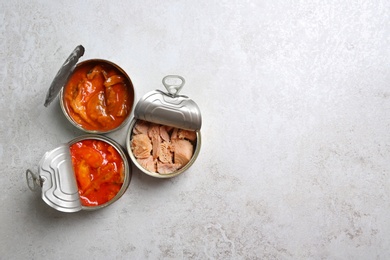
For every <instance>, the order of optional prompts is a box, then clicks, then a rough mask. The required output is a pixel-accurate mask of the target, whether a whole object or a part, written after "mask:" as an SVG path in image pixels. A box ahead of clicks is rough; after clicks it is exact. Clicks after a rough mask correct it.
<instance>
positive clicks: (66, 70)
mask: <svg viewBox="0 0 390 260" xmlns="http://www.w3.org/2000/svg"><path fill="white" fill-rule="evenodd" d="M84 51H85V49H84V47H83V46H82V45H79V46H77V47H76V48H75V49H74V50H73V51H72V53H71V54H70V55H69V57H68V58H67V59H66V61H65V62H64V64H62V66H61V68H60V70H59V71H58V72H57V75H56V76H55V77H54V79H53V82H52V83H51V85H50V88H49V91H48V92H47V94H46V99H45V104H44V105H45V107H47V106H48V105H50V103H51V102H52V101H53V100H54V99H55V98H56V97H57V95H58V93H59V92H60V90H61V89H62V87H63V86H64V85H65V83H66V82H67V81H68V78H69V76H70V74H72V72H73V70H74V68H75V66H76V63H77V62H78V60H79V59H80V57H81V56H83V55H84Z"/></svg>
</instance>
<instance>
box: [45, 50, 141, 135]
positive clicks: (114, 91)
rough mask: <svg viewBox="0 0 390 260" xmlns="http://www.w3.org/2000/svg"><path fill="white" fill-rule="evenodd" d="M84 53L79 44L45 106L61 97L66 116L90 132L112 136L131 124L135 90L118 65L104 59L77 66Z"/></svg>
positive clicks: (54, 83) (59, 74) (92, 60)
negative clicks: (114, 132)
mask: <svg viewBox="0 0 390 260" xmlns="http://www.w3.org/2000/svg"><path fill="white" fill-rule="evenodd" d="M83 54H84V47H83V46H81V45H79V46H77V47H76V48H75V50H74V51H73V52H72V53H71V55H70V56H69V57H68V59H67V60H66V61H65V63H64V64H63V65H62V67H61V68H60V70H59V71H58V73H57V75H56V77H55V78H54V80H53V82H52V84H51V86H50V89H49V91H48V93H47V96H46V100H45V106H48V105H49V104H50V103H51V102H52V101H53V100H54V98H55V97H56V96H57V95H58V94H60V105H61V109H62V111H63V113H64V115H65V117H66V118H67V119H68V120H69V122H71V124H73V125H74V126H75V127H77V128H79V129H80V130H82V131H84V132H87V133H108V132H112V131H115V130H117V129H119V128H120V127H122V126H124V125H125V124H127V123H128V122H129V121H130V114H131V111H132V108H133V103H134V87H133V84H132V82H131V79H130V77H129V76H128V75H127V73H126V72H125V71H124V70H123V69H122V68H121V67H119V66H118V65H116V64H115V63H113V62H110V61H107V60H103V59H90V60H85V61H83V62H80V63H77V62H78V59H79V58H80V57H81V56H82V55H83Z"/></svg>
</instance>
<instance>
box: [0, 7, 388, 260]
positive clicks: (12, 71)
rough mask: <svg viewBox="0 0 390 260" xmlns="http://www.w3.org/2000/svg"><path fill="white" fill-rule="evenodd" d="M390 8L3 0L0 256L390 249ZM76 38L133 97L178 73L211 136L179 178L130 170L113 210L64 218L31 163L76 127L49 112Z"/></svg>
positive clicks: (276, 254) (382, 255)
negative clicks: (36, 185)
mask: <svg viewBox="0 0 390 260" xmlns="http://www.w3.org/2000/svg"><path fill="white" fill-rule="evenodd" d="M389 14H390V2H389V1H387V0H378V1H308V0H301V1H284V0H283V1H282V0H277V1H265V0H257V1H256V0H253V1H250V0H248V1H245V0H240V1H236V0H221V1H203V0H201V1H187V0H185V1H153V0H152V1H151V0H146V1H36V0H34V1H6V0H1V1H0V37H1V39H0V64H1V65H0V82H1V86H0V98H1V102H0V131H1V133H0V138H1V139H0V165H1V168H2V169H1V171H0V172H1V178H0V190H1V196H0V199H1V211H0V230H1V237H0V252H1V256H0V258H1V259H389V257H390V222H389V213H390V204H389V201H390V200H389V199H390V198H389V197H390V179H389V177H390V162H389V158H390V132H389V127H390V23H389V18H390V17H389ZM78 44H82V45H83V46H84V47H85V49H86V52H85V55H84V57H82V59H81V60H85V59H92V58H102V59H108V60H111V61H113V62H115V63H117V64H118V65H120V66H121V67H122V68H123V69H124V70H126V72H127V73H128V74H129V75H130V77H131V79H132V81H133V83H134V86H135V91H136V99H137V100H138V99H139V98H140V97H141V96H142V95H144V94H145V93H147V92H149V91H151V90H154V89H162V84H161V79H162V78H163V77H164V76H165V75H167V74H178V75H181V76H183V77H184V78H185V79H186V82H187V83H186V85H185V86H184V88H183V90H182V93H183V94H185V95H188V96H189V97H191V98H192V99H193V100H194V101H195V102H196V103H197V104H198V105H199V107H200V109H201V111H202V116H203V126H202V130H201V133H202V137H203V142H202V148H201V152H200V155H199V157H198V159H197V161H196V162H195V164H194V165H193V166H192V167H191V168H190V169H189V170H188V171H187V172H185V173H184V174H182V175H180V176H178V177H176V178H173V179H169V180H158V179H154V178H151V177H148V176H146V175H144V174H143V173H141V172H140V171H138V170H136V169H134V171H133V178H132V181H131V184H130V186H129V189H128V190H127V192H126V193H125V194H124V196H123V197H122V198H121V199H120V200H119V201H117V202H116V203H115V204H113V205H111V206H110V207H108V208H106V209H104V210H101V211H97V212H79V213H74V214H65V213H60V212H57V211H56V210H54V209H51V208H50V207H49V206H47V205H46V204H45V203H44V202H43V201H42V200H41V198H40V194H39V192H36V193H33V192H31V191H30V190H29V189H28V187H27V185H26V182H25V175H24V173H25V171H26V169H28V168H30V169H33V170H34V171H36V169H37V165H38V162H39V160H40V159H41V158H42V156H43V154H44V153H45V152H46V151H48V150H51V149H53V148H55V147H56V146H58V145H60V144H62V143H65V142H68V141H70V140H71V139H72V138H74V137H76V136H79V135H81V134H82V133H81V132H80V131H78V130H76V129H75V128H74V127H73V126H72V125H71V124H70V123H69V122H68V121H67V120H66V119H65V117H64V116H63V115H62V112H61V110H60V107H59V103H58V100H55V101H54V102H53V104H52V105H51V106H50V107H48V108H45V107H44V106H43V103H44V98H45V95H46V92H47V89H48V87H49V85H50V83H51V81H52V79H53V77H54V76H55V74H56V73H57V70H58V69H59V67H60V66H61V65H62V63H63V62H64V60H65V59H66V57H67V56H68V55H69V54H70V52H71V51H72V50H73V49H74V47H75V46H76V45H78ZM126 132H127V127H125V128H123V129H121V130H120V131H118V132H116V133H114V134H111V135H110V136H111V137H112V138H114V139H116V140H117V141H119V142H121V143H122V144H124V142H125V135H126Z"/></svg>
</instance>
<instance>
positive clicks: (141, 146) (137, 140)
mask: <svg viewBox="0 0 390 260" xmlns="http://www.w3.org/2000/svg"><path fill="white" fill-rule="evenodd" d="M131 150H132V151H133V154H134V156H135V157H136V158H138V159H145V158H148V157H149V156H150V154H151V151H152V143H151V141H150V139H149V137H148V136H147V135H145V134H139V135H134V136H133V139H132V140H131Z"/></svg>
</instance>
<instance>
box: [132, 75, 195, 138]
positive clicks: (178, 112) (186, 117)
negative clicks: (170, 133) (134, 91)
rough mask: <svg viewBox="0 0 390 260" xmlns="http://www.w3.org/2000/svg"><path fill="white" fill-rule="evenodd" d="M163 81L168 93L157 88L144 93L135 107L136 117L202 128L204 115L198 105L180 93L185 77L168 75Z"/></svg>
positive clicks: (161, 122)
mask: <svg viewBox="0 0 390 260" xmlns="http://www.w3.org/2000/svg"><path fill="white" fill-rule="evenodd" d="M162 83H163V85H164V86H165V88H166V89H167V91H168V93H165V92H163V91H161V90H155V91H151V92H149V93H147V94H146V95H144V96H143V97H142V98H141V99H140V100H139V101H138V103H137V105H136V107H135V109H134V117H135V118H137V119H142V120H146V121H149V122H153V123H157V124H162V125H168V126H173V127H177V128H182V129H187V130H194V131H196V130H200V128H201V126H202V116H201V113H200V110H199V107H198V105H197V104H196V103H195V102H194V101H193V100H192V99H190V98H188V97H187V96H184V95H178V94H179V92H180V91H181V89H182V88H183V86H184V84H185V80H184V78H183V77H181V76H177V75H168V76H165V77H164V78H163V80H162Z"/></svg>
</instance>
